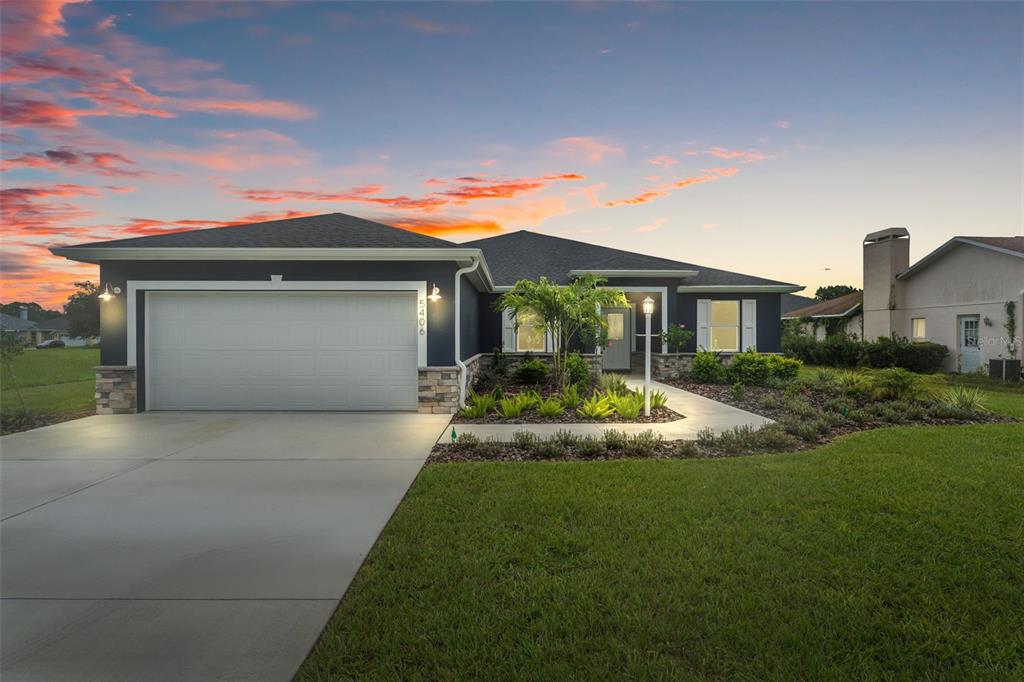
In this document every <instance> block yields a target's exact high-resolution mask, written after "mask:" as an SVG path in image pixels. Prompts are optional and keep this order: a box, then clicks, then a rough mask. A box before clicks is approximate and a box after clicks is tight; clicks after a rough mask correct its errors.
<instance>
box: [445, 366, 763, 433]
mask: <svg viewBox="0 0 1024 682" xmlns="http://www.w3.org/2000/svg"><path fill="white" fill-rule="evenodd" d="M626 384H627V385H628V386H629V387H630V388H643V385H644V380H643V377H642V376H638V375H635V374H634V375H630V376H627V377H626ZM651 388H652V390H654V391H662V392H663V393H665V395H666V396H667V397H668V406H669V407H670V408H672V409H673V410H675V411H676V412H678V413H679V414H681V415H683V416H684V417H685V418H684V419H677V420H676V421H673V422H663V423H660V424H616V423H603V424H452V425H450V426H449V427H448V429H447V430H446V431H445V433H444V434H442V435H441V437H440V438H439V439H438V441H437V442H438V443H449V442H451V432H452V427H454V428H455V430H456V432H457V433H459V434H463V433H472V434H473V435H475V436H478V437H480V438H482V439H486V438H494V439H497V440H501V441H506V442H507V441H511V440H512V435H513V434H514V433H515V432H516V431H532V432H533V433H536V434H538V435H540V436H551V435H553V434H554V433H555V432H557V431H570V432H572V433H576V434H579V435H581V436H600V435H601V434H602V433H604V432H605V431H610V430H613V429H614V430H616V431H623V432H625V433H641V432H643V431H654V432H655V433H660V434H661V435H662V437H663V438H664V439H665V440H695V439H696V438H697V434H698V433H699V432H700V431H702V430H703V429H706V428H709V427H710V428H711V429H712V430H713V431H714V432H715V433H721V432H722V431H728V430H730V429H732V428H733V427H735V426H744V425H746V426H752V427H754V428H759V427H761V426H763V425H764V424H770V423H771V421H772V420H771V419H768V418H767V417H762V416H760V415H757V414H754V413H752V412H747V411H746V410H741V409H739V408H738V407H733V406H732V405H726V404H725V403H720V402H718V401H717V400H711V399H710V398H705V397H704V396H700V395H697V394H696V393H690V392H689V391H684V390H682V389H679V388H675V387H673V386H668V385H666V384H663V383H660V382H658V381H652V382H651Z"/></svg>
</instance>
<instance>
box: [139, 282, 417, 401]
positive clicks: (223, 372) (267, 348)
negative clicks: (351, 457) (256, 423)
mask: <svg viewBox="0 0 1024 682" xmlns="http://www.w3.org/2000/svg"><path fill="white" fill-rule="evenodd" d="M146 296H147V298H146V300H147V303H146V320H145V323H146V340H145V355H144V357H145V368H144V379H145V383H146V397H147V401H146V403H147V408H148V409H151V410H414V409H416V403H417V396H416V392H417V355H416V351H417V337H416V334H417V322H416V296H415V294H414V293H413V292H363V291H360V292H335V291H330V292H319V291H293V292H291V291H290V292H280V291H273V292H270V291H266V292H264V291H260V292H255V291H252V292H250V291H160V292H156V291H151V292H149V293H148V294H147V295H146Z"/></svg>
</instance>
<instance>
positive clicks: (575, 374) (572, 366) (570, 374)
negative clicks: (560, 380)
mask: <svg viewBox="0 0 1024 682" xmlns="http://www.w3.org/2000/svg"><path fill="white" fill-rule="evenodd" d="M565 376H566V377H567V378H568V380H569V383H570V384H576V385H579V386H584V387H589V386H590V385H591V384H593V383H594V378H593V376H591V374H590V363H589V362H587V359H586V358H584V357H583V356H581V355H580V354H579V353H570V354H569V357H567V358H566V359H565Z"/></svg>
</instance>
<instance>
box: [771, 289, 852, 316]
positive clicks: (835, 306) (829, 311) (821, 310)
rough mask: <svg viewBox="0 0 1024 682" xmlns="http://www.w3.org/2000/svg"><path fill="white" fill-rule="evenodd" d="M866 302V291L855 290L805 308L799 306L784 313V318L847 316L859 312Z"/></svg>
mask: <svg viewBox="0 0 1024 682" xmlns="http://www.w3.org/2000/svg"><path fill="white" fill-rule="evenodd" d="M863 303H864V292H863V291H854V292H852V293H849V294H844V295H842V296H837V297H836V298H830V299H829V300H827V301H820V302H818V303H815V304H814V305H809V306H807V307H805V308H797V309H796V310H791V311H789V312H787V313H783V315H782V319H784V320H790V319H797V318H801V317H846V316H847V315H852V314H853V313H855V312H857V311H858V310H859V309H860V307H861V305H863Z"/></svg>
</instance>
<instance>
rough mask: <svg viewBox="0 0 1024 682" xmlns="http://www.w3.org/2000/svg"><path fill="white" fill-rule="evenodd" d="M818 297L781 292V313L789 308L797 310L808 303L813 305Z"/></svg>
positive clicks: (784, 312)
mask: <svg viewBox="0 0 1024 682" xmlns="http://www.w3.org/2000/svg"><path fill="white" fill-rule="evenodd" d="M817 302H818V299H816V298H812V297H810V296H800V295H799V294H782V314H783V315H785V314H786V313H788V312H789V311H791V310H799V309H800V308H806V307H807V306H809V305H814V304H815V303H817Z"/></svg>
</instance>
